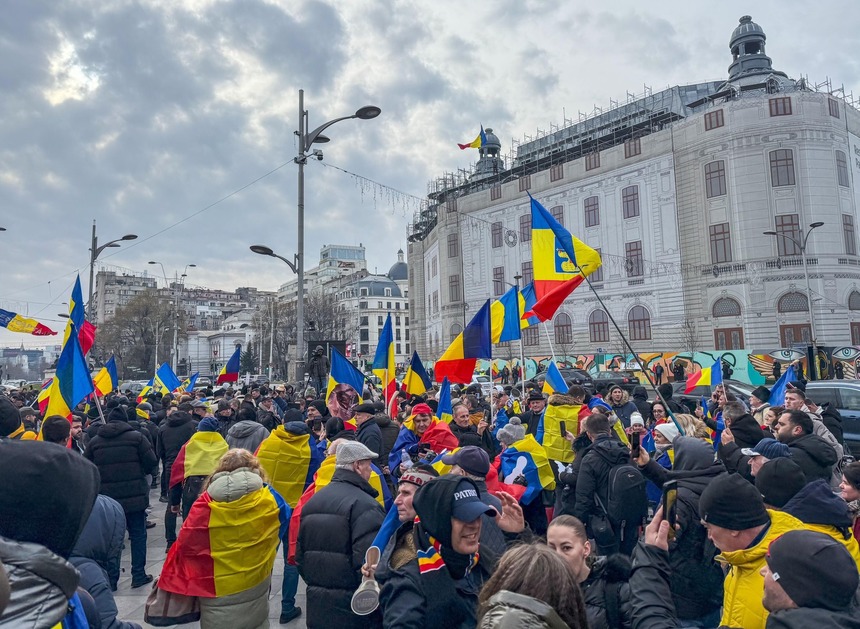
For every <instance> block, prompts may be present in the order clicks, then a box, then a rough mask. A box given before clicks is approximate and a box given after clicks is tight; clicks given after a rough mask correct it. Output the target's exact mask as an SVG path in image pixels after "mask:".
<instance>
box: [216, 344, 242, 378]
mask: <svg viewBox="0 0 860 629" xmlns="http://www.w3.org/2000/svg"><path fill="white" fill-rule="evenodd" d="M241 353H242V346H241V345H237V346H236V351H235V352H233V355H232V356H230V360H228V361H227V364H226V365H224V366H223V367H221V371H219V372H218V378H217V379H216V380H215V384H221V383H222V382H238V381H239V356H240V355H241Z"/></svg>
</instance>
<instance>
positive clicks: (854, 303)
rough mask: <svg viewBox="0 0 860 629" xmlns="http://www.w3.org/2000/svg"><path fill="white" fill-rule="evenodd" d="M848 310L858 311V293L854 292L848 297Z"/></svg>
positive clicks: (859, 304) (859, 294)
mask: <svg viewBox="0 0 860 629" xmlns="http://www.w3.org/2000/svg"><path fill="white" fill-rule="evenodd" d="M848 310H860V293H858V292H857V291H856V290H855V291H851V294H850V295H848Z"/></svg>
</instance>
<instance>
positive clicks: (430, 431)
mask: <svg viewBox="0 0 860 629" xmlns="http://www.w3.org/2000/svg"><path fill="white" fill-rule="evenodd" d="M414 417H415V416H414V415H413V416H411V417H409V418H408V419H407V420H406V421H404V422H403V426H401V428H400V432H399V433H397V439H396V440H395V441H394V445H393V446H392V447H391V454H389V455H388V467H389V468H391V469H394V468H395V467H397V466H398V465H399V464H400V457H401V456H402V454H401V453H402V452H403V450H406V451H407V452H409V454H415V452H414V451H415V450H417V448H414V447H413V446H416V445H419V444H422V443H425V444H427V446H428V447H429V448H430V449H431V450H432V451H433V452H435V453H436V454H439V453H440V452H442V451H443V450H445V451H448V452H450V451H452V450H454V449H455V448H457V447H459V445H460V441H459V439H457V437H456V436H455V435H454V433H453V432H451V427H450V426H449V425H448V423H447V422H444V421H441V420H440V419H438V418H437V417H434V418H433V419H432V421H431V423H430V427H429V428H427V430H425V431H424V434H423V435H421V437H420V438H419V437H418V435H416V434H415V421H414Z"/></svg>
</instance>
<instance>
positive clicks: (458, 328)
mask: <svg viewBox="0 0 860 629" xmlns="http://www.w3.org/2000/svg"><path fill="white" fill-rule="evenodd" d="M462 331H463V326H462V325H460V324H459V323H455V324H454V325H452V326H451V341H453V340H454V339H455V338H457V335H458V334H460V332H462Z"/></svg>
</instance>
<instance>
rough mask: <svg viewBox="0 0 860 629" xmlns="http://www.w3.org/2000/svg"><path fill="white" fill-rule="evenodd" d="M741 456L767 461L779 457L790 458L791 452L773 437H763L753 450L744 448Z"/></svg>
mask: <svg viewBox="0 0 860 629" xmlns="http://www.w3.org/2000/svg"><path fill="white" fill-rule="evenodd" d="M741 454H745V455H746V456H763V457H765V458H766V459H768V460H771V461H772V460H773V459H778V458H780V457H787V456H791V450H790V449H789V447H788V445H786V444H784V443H782V442H780V441H777V440H776V439H774V438H773V437H765V438H764V439H762V440H761V441H759V442H758V443H757V444H755V447H754V448H744V449H742V450H741Z"/></svg>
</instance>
